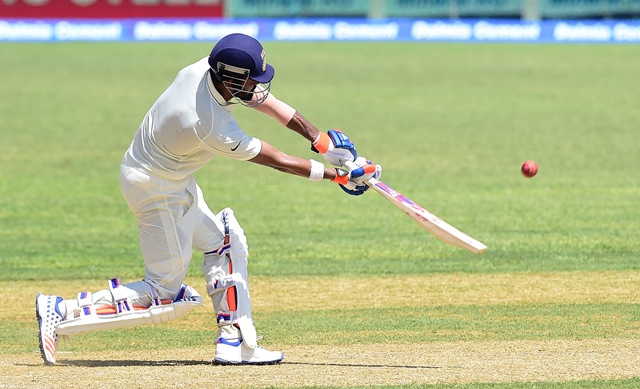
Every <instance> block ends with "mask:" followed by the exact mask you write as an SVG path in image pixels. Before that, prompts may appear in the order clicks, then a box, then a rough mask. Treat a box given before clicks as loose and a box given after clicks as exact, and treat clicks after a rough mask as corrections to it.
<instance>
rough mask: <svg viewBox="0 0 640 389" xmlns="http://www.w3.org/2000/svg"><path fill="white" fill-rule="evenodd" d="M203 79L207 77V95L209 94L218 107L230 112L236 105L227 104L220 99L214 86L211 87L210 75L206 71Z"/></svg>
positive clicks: (222, 98)
mask: <svg viewBox="0 0 640 389" xmlns="http://www.w3.org/2000/svg"><path fill="white" fill-rule="evenodd" d="M205 77H207V87H208V88H209V94H211V97H213V99H214V100H215V101H216V102H217V103H218V105H219V106H221V107H222V108H224V109H225V110H227V111H229V112H231V110H232V109H234V108H235V107H236V104H229V103H228V102H227V101H226V100H225V99H224V97H222V95H221V94H220V92H218V90H217V89H216V86H215V85H213V80H212V79H211V74H210V72H209V71H208V70H207V72H206V73H205Z"/></svg>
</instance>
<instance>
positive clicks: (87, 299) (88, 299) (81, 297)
mask: <svg viewBox="0 0 640 389" xmlns="http://www.w3.org/2000/svg"><path fill="white" fill-rule="evenodd" d="M78 310H79V311H80V316H92V315H95V314H96V309H95V307H94V306H93V298H92V296H91V292H79V293H78Z"/></svg>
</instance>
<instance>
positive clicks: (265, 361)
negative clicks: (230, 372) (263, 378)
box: [213, 326, 284, 365]
mask: <svg viewBox="0 0 640 389" xmlns="http://www.w3.org/2000/svg"><path fill="white" fill-rule="evenodd" d="M225 327H231V326H225ZM232 332H235V331H232ZM225 333H226V336H225ZM237 333H238V334H239V331H238V332H237ZM229 335H230V334H229V333H228V332H227V331H224V330H223V331H220V332H219V333H218V340H217V341H216V356H215V359H214V360H213V362H214V363H216V364H219V365H273V364H276V363H280V362H282V360H283V359H284V354H282V353H281V352H280V351H269V350H266V349H263V348H262V347H260V346H256V347H255V348H251V347H249V346H247V345H246V344H245V342H243V341H242V338H241V337H239V336H231V337H230V336H229Z"/></svg>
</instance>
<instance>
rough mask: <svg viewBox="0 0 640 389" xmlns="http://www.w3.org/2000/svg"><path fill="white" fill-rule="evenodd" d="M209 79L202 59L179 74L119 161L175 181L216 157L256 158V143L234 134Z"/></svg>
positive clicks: (233, 123)
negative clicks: (220, 155) (218, 155)
mask: <svg viewBox="0 0 640 389" xmlns="http://www.w3.org/2000/svg"><path fill="white" fill-rule="evenodd" d="M225 103H226V102H225V100H224V98H223V97H222V96H221V95H220V93H218V91H216V89H215V87H214V86H213V82H212V81H211V77H210V76H209V63H208V58H207V57H205V58H203V59H201V60H200V61H198V62H196V63H194V64H192V65H189V66H187V67H186V68H184V69H182V70H181V71H180V72H179V73H178V75H177V76H176V79H175V80H174V81H173V83H172V84H171V85H169V87H168V88H167V90H165V91H164V93H162V95H160V97H159V98H158V100H157V101H156V102H155V103H154V104H153V106H152V107H151V109H150V110H149V111H148V112H147V114H146V115H145V117H144V119H143V121H142V123H141V124H140V127H139V128H138V132H137V133H136V135H135V137H134V138H133V141H132V142H131V146H129V149H128V150H127V152H126V153H125V156H124V160H123V162H124V163H125V164H127V165H129V166H131V167H134V168H137V169H143V170H145V171H148V172H151V173H153V174H155V175H158V176H160V177H163V178H167V179H171V180H180V179H182V178H184V177H186V176H188V175H189V174H191V173H193V172H195V171H196V170H198V169H199V168H201V167H202V166H204V165H206V164H207V162H209V161H210V160H211V158H213V157H214V156H216V155H217V154H222V155H226V156H228V157H231V158H235V159H240V160H249V159H251V158H253V157H255V156H256V155H258V154H259V153H260V151H261V149H262V142H261V141H260V140H259V139H258V138H254V137H251V136H249V135H247V134H245V133H244V131H242V129H240V126H239V125H238V123H237V122H236V120H235V118H234V117H233V116H232V115H231V112H230V111H231V109H232V108H234V107H235V105H224V104H225Z"/></svg>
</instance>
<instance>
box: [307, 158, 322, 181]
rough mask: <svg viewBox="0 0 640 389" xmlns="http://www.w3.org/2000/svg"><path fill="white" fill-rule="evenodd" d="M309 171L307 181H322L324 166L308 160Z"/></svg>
mask: <svg viewBox="0 0 640 389" xmlns="http://www.w3.org/2000/svg"><path fill="white" fill-rule="evenodd" d="M309 162H311V171H310V172H309V180H311V181H322V179H323V178H324V164H323V163H321V162H318V161H315V160H313V159H310V160H309Z"/></svg>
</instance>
